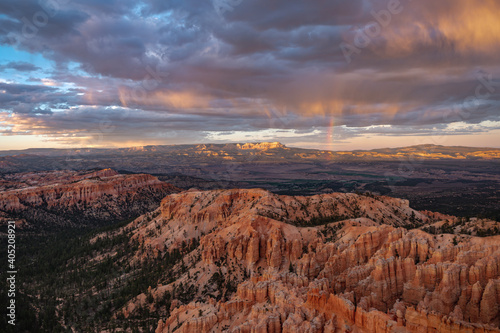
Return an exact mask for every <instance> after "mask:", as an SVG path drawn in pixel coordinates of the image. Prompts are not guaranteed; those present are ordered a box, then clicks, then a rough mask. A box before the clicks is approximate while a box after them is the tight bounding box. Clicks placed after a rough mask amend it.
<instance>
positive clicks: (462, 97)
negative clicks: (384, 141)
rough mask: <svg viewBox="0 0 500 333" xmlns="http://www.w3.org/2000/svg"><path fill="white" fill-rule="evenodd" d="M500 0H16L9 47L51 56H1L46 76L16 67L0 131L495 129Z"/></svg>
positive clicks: (7, 68) (126, 136)
mask: <svg viewBox="0 0 500 333" xmlns="http://www.w3.org/2000/svg"><path fill="white" fill-rule="evenodd" d="M499 12H500V3H499V2H498V1H495V0H485V1H481V2H471V1H467V0H443V1H439V3H436V2H435V1H432V0H421V1H411V0H400V1H398V0H330V1H323V0H321V1H320V0H310V1H303V0H302V1H300V0H288V1H282V0H279V1H264V0H252V1H250V0H241V1H229V0H227V1H226V0H213V1H212V2H210V1H193V0H183V1H180V0H179V1H177V0H173V1H160V0H151V1H140V2H135V1H106V2H99V1H95V0H84V1H78V2H74V1H67V0H59V1H57V0H45V1H41V2H38V1H34V0H31V1H23V2H18V1H14V0H6V1H2V3H1V4H0V13H1V14H3V15H0V43H1V45H2V46H3V47H4V48H11V49H12V50H16V51H20V52H27V53H29V54H34V55H40V56H42V57H43V58H44V59H46V60H47V64H44V65H43V66H42V67H40V66H41V65H38V64H36V65H35V64H32V63H30V62H27V61H17V60H15V59H6V60H5V61H4V62H0V73H4V74H5V73H7V72H9V73H11V72H12V73H24V74H25V75H28V76H29V75H31V73H32V72H37V73H38V74H37V75H33V76H32V77H30V78H24V79H22V78H20V76H19V75H14V74H12V75H11V76H9V77H7V76H5V75H4V74H2V80H1V81H0V112H1V116H0V122H1V123H0V131H1V132H2V133H3V134H4V135H6V137H8V136H12V135H33V136H42V137H45V138H46V139H48V140H52V141H55V142H64V143H65V144H75V145H82V144H88V143H89V142H90V141H92V140H93V141H96V138H100V139H99V140H98V141H99V143H95V145H103V146H105V145H124V144H133V143H134V142H136V143H165V144H168V143H187V142H203V141H210V140H224V137H226V138H231V140H234V139H235V138H236V137H237V135H236V136H235V133H238V135H240V137H242V138H244V137H245V133H259V131H261V132H262V133H267V134H266V135H271V134H269V133H274V134H275V138H276V139H283V141H285V142H299V141H300V140H304V138H307V140H310V141H313V140H315V138H316V139H318V138H319V139H318V140H323V138H322V137H323V136H326V135H327V133H328V131H329V130H328V129H329V128H330V127H334V128H336V130H335V133H338V136H337V137H336V138H334V139H336V140H338V141H339V142H340V141H345V140H348V139H349V138H351V137H358V136H363V135H374V136H376V135H391V136H405V135H416V136H419V135H421V136H425V135H429V133H436V132H440V133H442V134H445V135H455V134H461V135H463V134H470V135H473V134H480V133H483V132H488V131H493V130H497V129H498V128H497V127H498V126H496V125H494V126H492V125H491V124H497V123H498V122H499V121H500V112H499V105H500V81H499V80H498V78H499V77H500V64H499V58H498V54H500V23H499V21H498V13H499ZM40 73H41V74H40ZM102 122H105V123H106V124H108V123H109V124H110V125H109V126H108V127H107V129H106V130H105V131H104V130H102V128H101V129H100V128H99V126H101V125H99V124H102ZM487 124H490V125H487ZM111 129H112V130H111ZM280 131H281V132H280ZM283 131H284V132H283ZM279 133H286V135H282V136H280V134H279ZM294 136H295V137H296V138H298V139H297V140H298V141H297V140H294V139H293V138H294ZM228 140H229V139H228Z"/></svg>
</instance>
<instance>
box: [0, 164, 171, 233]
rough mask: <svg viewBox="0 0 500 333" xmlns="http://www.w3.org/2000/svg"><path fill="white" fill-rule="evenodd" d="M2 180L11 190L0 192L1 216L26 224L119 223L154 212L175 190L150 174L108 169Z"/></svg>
mask: <svg viewBox="0 0 500 333" xmlns="http://www.w3.org/2000/svg"><path fill="white" fill-rule="evenodd" d="M7 181H8V183H9V185H8V187H9V188H12V189H4V191H2V192H0V211H3V212H4V213H6V214H9V215H12V216H16V217H17V216H21V217H24V218H25V219H26V220H28V221H30V222H31V224H37V223H41V224H43V223H44V222H47V223H55V224H56V225H57V224H68V223H73V222H82V221H85V220H90V221H92V220H94V221H95V220H118V219H123V218H127V217H130V216H133V215H139V214H142V213H144V212H146V211H148V210H152V209H154V208H156V207H157V205H158V202H159V201H160V200H161V198H162V197H164V196H165V195H167V194H169V193H173V192H176V191H178V190H177V189H176V188H175V187H173V186H171V185H169V184H166V183H163V182H161V181H159V180H158V179H157V178H156V177H153V176H151V175H146V174H134V175H121V174H118V173H117V172H115V171H114V170H111V169H105V170H99V171H95V172H76V171H55V172H43V173H31V174H30V173H25V174H15V175H11V176H10V177H8V178H7ZM4 185H5V184H4Z"/></svg>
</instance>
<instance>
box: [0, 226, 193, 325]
mask: <svg viewBox="0 0 500 333" xmlns="http://www.w3.org/2000/svg"><path fill="white" fill-rule="evenodd" d="M130 221H131V220H127V221H121V222H118V223H116V224H114V225H113V226H108V227H104V228H101V229H99V230H97V231H93V232H89V231H88V230H81V229H80V230H65V231H62V232H60V233H58V234H53V235H51V236H45V237H41V236H26V235H24V236H23V235H21V234H19V235H18V239H17V245H18V252H17V260H18V262H17V266H18V267H20V269H19V273H18V275H17V276H18V279H19V282H18V283H19V284H18V286H19V287H18V288H19V291H20V292H21V293H20V294H19V295H18V296H17V300H18V303H17V306H18V309H17V311H18V318H22V320H18V322H19V325H18V326H17V327H16V330H15V332H69V330H68V329H67V328H64V327H72V328H73V329H74V330H76V331H77V332H95V331H101V330H102V329H105V328H107V329H110V330H111V331H112V330H113V328H115V327H121V328H131V329H132V331H137V330H138V329H139V328H141V329H144V330H146V331H151V330H153V331H154V328H155V327H156V324H157V322H158V319H159V316H160V315H167V314H168V312H169V311H170V302H171V300H172V299H173V298H174V297H175V298H177V299H179V300H180V301H181V302H186V303H187V302H189V301H191V300H192V299H193V297H194V294H195V291H193V290H192V288H191V287H186V288H184V287H183V286H182V287H181V288H178V289H177V293H178V294H177V295H170V294H169V293H167V294H166V295H164V296H163V298H162V299H159V300H157V302H156V305H157V307H158V308H161V309H160V310H161V311H155V313H154V314H153V313H149V311H148V309H147V307H143V308H140V309H138V311H137V312H136V315H135V316H130V317H129V318H126V319H125V318H124V317H123V316H121V315H118V316H117V317H116V318H115V317H113V315H114V314H116V313H119V312H118V310H120V309H121V308H122V307H123V306H124V305H125V304H126V303H127V302H128V301H129V300H131V299H133V298H134V297H136V296H137V295H139V294H141V293H146V295H147V301H148V302H149V303H152V302H153V301H154V298H153V296H152V295H151V294H148V288H149V286H156V285H157V284H158V283H164V284H166V283H171V282H173V281H175V280H176V279H177V277H178V276H179V275H180V274H182V273H183V272H184V271H185V270H187V267H185V266H184V265H181V269H179V270H176V269H174V266H176V265H177V264H178V263H179V262H180V261H181V260H182V259H183V258H184V257H185V255H186V254H188V253H190V252H191V251H193V250H194V249H195V248H196V247H198V245H199V244H198V240H194V241H192V242H190V243H189V244H186V243H184V244H183V246H182V247H181V248H180V249H175V250H173V251H172V252H167V253H165V255H164V256H163V257H159V258H153V257H150V256H148V255H146V254H144V258H145V259H144V260H142V261H137V260H136V261H132V260H131V258H132V257H133V256H134V255H135V254H136V253H140V254H141V253H144V252H145V250H146V249H143V248H141V246H140V244H139V243H138V241H131V238H130V236H131V233H130V231H129V230H127V229H121V230H120V228H121V227H123V226H125V225H127V224H128V223H129V222H130ZM102 232H106V233H105V234H103V235H104V236H100V237H99V238H97V237H95V236H96V235H97V234H100V233H102ZM4 256H5V254H4V253H3V252H2V258H0V260H2V261H4V262H6V261H7V260H6V258H3V257H4ZM1 278H2V279H5V278H6V277H5V276H4V273H3V272H2V276H1ZM0 299H1V300H2V302H3V303H2V304H6V303H5V302H6V295H5V294H4V293H3V292H2V294H1V295H0ZM4 323H5V316H2V319H1V322H0V325H2V327H8V326H9V325H7V324H6V323H5V324H4ZM6 332H9V331H8V328H7V331H6ZM12 332H14V331H12Z"/></svg>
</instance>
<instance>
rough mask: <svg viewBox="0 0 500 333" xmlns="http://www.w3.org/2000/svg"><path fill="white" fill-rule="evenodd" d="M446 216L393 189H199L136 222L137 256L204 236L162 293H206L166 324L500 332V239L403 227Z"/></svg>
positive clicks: (209, 328) (215, 328)
mask: <svg viewBox="0 0 500 333" xmlns="http://www.w3.org/2000/svg"><path fill="white" fill-rule="evenodd" d="M441 217H445V216H441V215H439V214H432V213H429V212H425V214H423V213H420V212H417V211H414V210H412V209H411V208H410V207H409V206H408V202H407V201H405V200H399V199H393V198H387V197H373V196H360V195H355V194H324V195H318V196H312V197H289V196H279V195H274V194H271V193H269V192H266V191H263V190H227V191H207V192H201V191H188V192H182V193H178V194H172V195H169V196H167V197H166V198H165V199H164V200H163V201H162V204H161V207H160V208H159V209H158V210H157V211H156V212H154V213H152V214H147V215H144V216H142V217H140V218H138V219H137V220H136V221H134V222H133V224H132V227H133V228H134V230H135V231H134V236H133V237H134V238H136V239H137V240H139V242H140V243H141V244H142V245H141V248H142V249H143V250H142V252H141V251H139V253H138V254H137V256H136V260H141V258H144V257H145V256H148V257H150V256H151V255H152V256H157V257H161V256H162V255H164V253H165V252H167V251H173V250H174V249H179V248H181V246H182V245H181V244H185V243H191V244H199V246H198V247H197V248H195V249H194V250H193V251H192V252H191V253H190V254H189V256H187V257H186V259H185V260H183V266H185V267H184V271H185V273H184V274H182V276H181V277H180V278H179V279H178V280H176V281H175V283H172V284H170V285H166V286H165V285H164V286H157V287H156V288H155V287H154V286H153V289H152V290H151V293H152V295H154V297H155V299H156V298H158V297H160V296H161V295H162V294H163V293H165V292H166V291H172V290H174V289H175V286H174V284H176V285H179V284H182V285H183V286H184V288H185V289H188V287H190V286H194V289H193V290H195V291H194V294H193V295H192V298H193V299H195V300H197V302H192V303H189V304H184V305H182V304H180V303H173V304H177V305H176V306H173V308H172V312H171V313H170V316H169V317H168V318H163V319H162V320H160V321H159V323H158V327H157V329H156V332H157V333H161V332H172V330H173V329H174V328H175V327H177V328H179V330H180V331H181V332H221V331H230V332H354V331H358V332H500V330H499V329H498V328H499V326H500V310H499V309H500V237H499V236H496V237H486V238H477V237H473V236H469V235H461V236H454V235H450V234H442V235H431V234H428V233H426V232H423V231H422V230H419V229H412V230H407V229H406V228H402V227H401V226H405V227H407V228H411V227H415V226H418V225H423V224H424V223H437V222H439V220H437V219H439V218H441ZM446 218H450V217H449V216H446ZM193 242H195V243H193ZM184 271H183V272H184ZM144 299H145V297H144V295H143V296H142V297H138V298H137V299H135V300H133V301H131V303H130V304H129V306H128V307H127V309H129V310H130V309H132V310H130V311H132V312H133V309H134V306H132V305H133V304H135V305H139V304H142V305H144V304H143V303H144V301H143V300H144ZM151 309H152V310H153V311H154V309H155V306H154V305H152V307H151ZM129 310H127V315H129V312H130V311H129Z"/></svg>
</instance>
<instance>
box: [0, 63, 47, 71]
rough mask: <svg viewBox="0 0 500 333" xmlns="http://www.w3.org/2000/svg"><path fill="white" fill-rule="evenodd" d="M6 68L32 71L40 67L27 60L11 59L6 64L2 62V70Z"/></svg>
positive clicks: (0, 65) (0, 67)
mask: <svg viewBox="0 0 500 333" xmlns="http://www.w3.org/2000/svg"><path fill="white" fill-rule="evenodd" d="M6 69H13V70H16V71H18V72H32V71H36V70H39V69H40V67H37V66H35V65H33V64H30V63H29V62H25V61H10V62H8V63H6V64H0V72H3V71H5V70H6Z"/></svg>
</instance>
